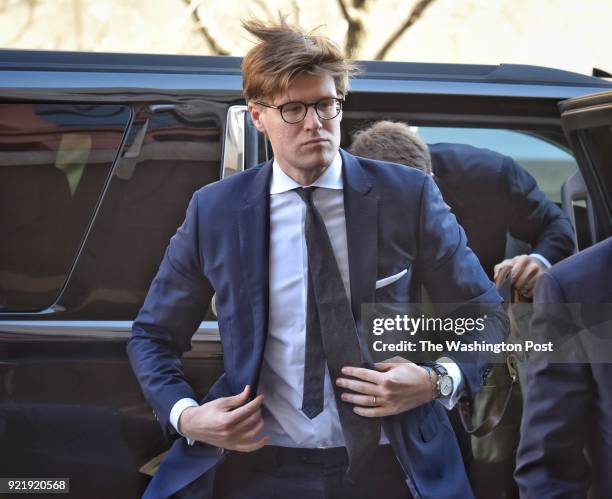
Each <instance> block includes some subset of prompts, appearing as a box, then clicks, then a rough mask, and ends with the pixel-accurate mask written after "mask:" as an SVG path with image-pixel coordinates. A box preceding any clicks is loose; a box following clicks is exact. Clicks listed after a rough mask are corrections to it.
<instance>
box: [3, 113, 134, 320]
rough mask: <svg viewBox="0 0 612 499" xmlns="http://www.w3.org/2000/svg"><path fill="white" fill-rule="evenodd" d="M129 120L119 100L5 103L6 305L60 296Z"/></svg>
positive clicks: (44, 303)
mask: <svg viewBox="0 0 612 499" xmlns="http://www.w3.org/2000/svg"><path fill="white" fill-rule="evenodd" d="M129 118H130V110H129V108H128V107H126V106H118V105H103V106H102V105H70V104H0V240H1V241H2V243H1V244H0V310H16V311H24V310H40V309H43V308H45V307H48V306H49V305H51V304H52V303H53V302H54V300H55V299H56V298H57V296H58V294H59V291H60V289H61V288H62V285H63V283H64V281H65V279H66V276H67V274H68V272H69V270H70V266H71V263H72V262H73V259H74V257H75V254H76V252H77V250H78V247H79V243H80V241H81V239H82V237H83V234H84V231H85V229H86V226H87V223H88V221H89V220H90V218H91V215H92V212H93V209H94V207H95V205H96V201H97V200H98V198H99V196H100V194H101V192H102V189H103V187H104V184H105V182H106V179H107V178H108V176H109V173H110V171H111V168H112V165H113V161H114V158H115V156H116V154H117V151H118V149H119V145H120V144H121V140H122V137H123V133H124V131H125V128H126V125H127V123H128V121H129Z"/></svg>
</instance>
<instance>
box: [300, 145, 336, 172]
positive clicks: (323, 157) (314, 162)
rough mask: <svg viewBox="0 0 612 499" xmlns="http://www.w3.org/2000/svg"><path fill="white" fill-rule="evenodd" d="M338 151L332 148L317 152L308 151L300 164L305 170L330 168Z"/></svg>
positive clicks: (321, 149)
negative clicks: (322, 167)
mask: <svg viewBox="0 0 612 499" xmlns="http://www.w3.org/2000/svg"><path fill="white" fill-rule="evenodd" d="M337 152H338V149H335V150H334V149H332V148H331V147H326V148H320V149H318V150H315V151H307V152H305V153H304V154H303V155H302V157H301V158H300V162H301V163H302V164H303V165H304V168H320V167H321V166H329V165H330V164H331V162H332V161H333V159H334V157H335V156H336V153H337Z"/></svg>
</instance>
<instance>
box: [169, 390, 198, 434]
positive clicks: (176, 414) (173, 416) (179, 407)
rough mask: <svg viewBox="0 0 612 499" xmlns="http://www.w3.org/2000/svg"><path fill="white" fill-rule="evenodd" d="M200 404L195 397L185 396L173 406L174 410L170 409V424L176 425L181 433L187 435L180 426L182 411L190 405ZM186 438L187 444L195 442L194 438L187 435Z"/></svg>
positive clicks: (177, 430)
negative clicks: (181, 430) (180, 429)
mask: <svg viewBox="0 0 612 499" xmlns="http://www.w3.org/2000/svg"><path fill="white" fill-rule="evenodd" d="M198 405H200V404H198V403H197V402H196V401H195V400H194V399H192V398H184V399H180V400H179V401H178V402H177V403H176V404H174V405H173V406H172V410H171V411H170V424H171V425H172V426H174V429H175V430H176V432H177V433H178V434H179V435H181V436H183V437H185V435H183V434H182V433H181V432H180V431H179V427H178V422H179V418H180V417H181V414H182V412H183V411H184V410H185V409H187V408H188V407H198ZM185 438H186V439H187V445H193V444H194V440H193V439H192V438H189V437H185Z"/></svg>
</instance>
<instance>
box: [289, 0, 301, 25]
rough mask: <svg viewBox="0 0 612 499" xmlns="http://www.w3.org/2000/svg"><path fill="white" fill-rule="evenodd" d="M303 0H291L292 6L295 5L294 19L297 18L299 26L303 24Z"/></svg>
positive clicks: (296, 21)
mask: <svg viewBox="0 0 612 499" xmlns="http://www.w3.org/2000/svg"><path fill="white" fill-rule="evenodd" d="M301 3H302V2H301V1H300V0H291V6H292V7H293V19H294V20H295V24H297V25H298V26H301V25H302V19H301V17H302V16H301V14H302V8H301V6H300V4H301Z"/></svg>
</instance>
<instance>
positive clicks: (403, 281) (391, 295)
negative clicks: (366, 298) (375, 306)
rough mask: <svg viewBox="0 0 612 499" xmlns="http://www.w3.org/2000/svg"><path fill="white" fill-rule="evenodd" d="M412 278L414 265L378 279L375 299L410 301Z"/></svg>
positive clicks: (380, 301) (381, 301) (388, 301)
mask: <svg viewBox="0 0 612 499" xmlns="http://www.w3.org/2000/svg"><path fill="white" fill-rule="evenodd" d="M396 268H397V267H396ZM383 275H384V274H383ZM411 280H412V265H408V267H406V268H405V269H403V270H401V271H400V272H395V273H390V275H387V276H386V277H383V278H382V279H378V280H377V281H376V293H375V301H376V302H377V303H408V302H409V301H410V283H411Z"/></svg>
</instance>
